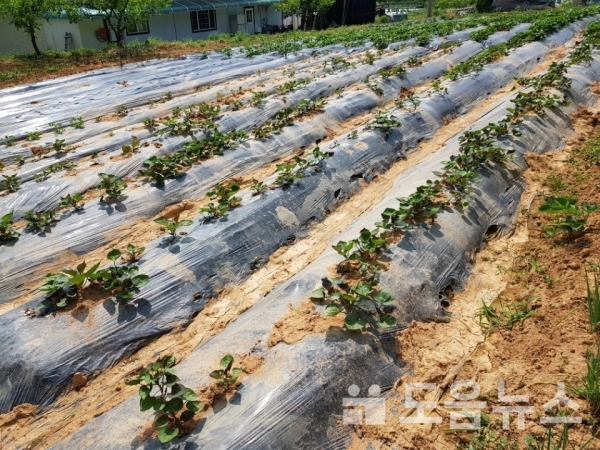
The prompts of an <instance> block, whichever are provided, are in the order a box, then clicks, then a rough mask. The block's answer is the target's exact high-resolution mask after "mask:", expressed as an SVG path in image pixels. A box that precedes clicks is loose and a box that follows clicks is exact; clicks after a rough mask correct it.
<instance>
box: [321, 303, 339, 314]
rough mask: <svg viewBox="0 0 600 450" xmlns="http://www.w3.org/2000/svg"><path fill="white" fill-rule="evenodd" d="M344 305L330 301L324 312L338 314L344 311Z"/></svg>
mask: <svg viewBox="0 0 600 450" xmlns="http://www.w3.org/2000/svg"><path fill="white" fill-rule="evenodd" d="M342 309H343V308H342V307H340V306H339V305H337V304H336V303H330V304H329V305H327V307H326V308H325V312H324V314H325V315H326V316H336V315H338V314H339V313H340V312H342Z"/></svg>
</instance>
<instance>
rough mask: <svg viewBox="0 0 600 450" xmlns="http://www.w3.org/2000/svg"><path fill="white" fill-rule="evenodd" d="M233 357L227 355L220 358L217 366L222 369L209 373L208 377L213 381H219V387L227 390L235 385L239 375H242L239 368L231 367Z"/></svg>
mask: <svg viewBox="0 0 600 450" xmlns="http://www.w3.org/2000/svg"><path fill="white" fill-rule="evenodd" d="M233 362H234V359H233V356H231V355H229V354H227V355H225V356H223V358H221V362H220V363H219V365H220V366H221V367H222V369H219V370H213V371H212V372H211V373H210V377H211V378H214V379H215V380H219V383H218V384H219V385H221V386H226V387H227V388H229V387H231V386H232V385H234V384H235V382H236V381H237V379H238V378H239V376H240V374H241V373H242V368H241V367H233Z"/></svg>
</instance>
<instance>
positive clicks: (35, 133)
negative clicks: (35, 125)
mask: <svg viewBox="0 0 600 450" xmlns="http://www.w3.org/2000/svg"><path fill="white" fill-rule="evenodd" d="M41 137H42V134H41V133H39V132H38V131H32V132H31V133H28V134H27V140H28V141H37V140H39V139H41Z"/></svg>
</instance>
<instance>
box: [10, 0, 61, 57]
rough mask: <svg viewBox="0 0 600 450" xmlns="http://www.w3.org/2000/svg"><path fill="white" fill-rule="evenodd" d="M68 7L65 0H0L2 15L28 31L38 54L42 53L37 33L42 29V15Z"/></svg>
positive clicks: (12, 23)
mask: <svg viewBox="0 0 600 450" xmlns="http://www.w3.org/2000/svg"><path fill="white" fill-rule="evenodd" d="M66 7H68V5H67V4H66V1H63V0H0V17H1V18H4V19H8V20H9V21H10V23H11V25H14V27H15V28H16V29H17V30H21V31H23V32H25V33H27V34H28V35H29V37H30V39H31V45H33V49H34V50H35V53H36V55H40V54H41V52H40V49H39V48H38V45H37V40H36V36H35V34H36V33H37V32H38V31H40V30H41V29H42V16H45V15H51V14H59V13H60V12H61V11H62V10H63V9H64V8H66Z"/></svg>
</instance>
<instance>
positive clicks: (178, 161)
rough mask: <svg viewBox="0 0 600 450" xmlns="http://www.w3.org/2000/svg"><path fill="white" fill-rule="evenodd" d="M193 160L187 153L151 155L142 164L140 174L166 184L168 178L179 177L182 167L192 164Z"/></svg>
mask: <svg viewBox="0 0 600 450" xmlns="http://www.w3.org/2000/svg"><path fill="white" fill-rule="evenodd" d="M191 165H192V161H191V160H190V159H189V158H188V157H187V156H186V155H185V154H182V153H180V154H176V155H164V156H162V157H159V156H151V157H150V158H148V160H147V161H144V163H143V164H142V169H140V171H139V173H140V176H142V177H145V178H149V179H153V180H154V181H155V182H156V183H157V184H158V185H161V186H162V185H164V183H165V181H166V180H168V179H173V178H177V176H178V175H179V174H180V169H181V168H183V167H185V166H191Z"/></svg>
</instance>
